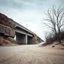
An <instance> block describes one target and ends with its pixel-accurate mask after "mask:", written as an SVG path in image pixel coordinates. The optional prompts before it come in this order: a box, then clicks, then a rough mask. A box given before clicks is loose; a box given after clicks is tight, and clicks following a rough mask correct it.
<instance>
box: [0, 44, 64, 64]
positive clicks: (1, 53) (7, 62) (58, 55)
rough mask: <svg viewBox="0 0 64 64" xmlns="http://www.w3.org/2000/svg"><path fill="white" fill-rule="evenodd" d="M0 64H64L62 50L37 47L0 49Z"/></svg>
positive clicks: (63, 52)
mask: <svg viewBox="0 0 64 64" xmlns="http://www.w3.org/2000/svg"><path fill="white" fill-rule="evenodd" d="M0 64H64V50H57V49H46V48H43V47H38V45H24V46H11V47H0Z"/></svg>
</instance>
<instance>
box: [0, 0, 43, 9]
mask: <svg viewBox="0 0 64 64" xmlns="http://www.w3.org/2000/svg"><path fill="white" fill-rule="evenodd" d="M43 1H44V0H0V6H7V7H11V8H18V9H19V8H21V9H23V8H39V7H40V5H42V2H43Z"/></svg>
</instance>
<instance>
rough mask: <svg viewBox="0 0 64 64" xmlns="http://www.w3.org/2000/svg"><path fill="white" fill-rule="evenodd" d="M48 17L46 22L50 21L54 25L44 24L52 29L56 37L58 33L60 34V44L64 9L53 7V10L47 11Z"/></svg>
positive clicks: (63, 23)
mask: <svg viewBox="0 0 64 64" xmlns="http://www.w3.org/2000/svg"><path fill="white" fill-rule="evenodd" d="M46 15H47V17H48V18H47V19H45V20H46V21H49V22H50V23H51V24H52V25H50V24H48V23H45V22H43V23H44V24H45V25H47V26H48V27H49V28H51V29H52V31H53V32H54V34H55V35H57V33H58V34H59V35H57V40H58V42H59V43H61V40H60V32H61V28H62V27H63V26H64V8H63V7H62V6H60V7H59V8H57V9H56V8H55V7H54V6H53V7H52V9H51V10H48V11H47V14H46Z"/></svg>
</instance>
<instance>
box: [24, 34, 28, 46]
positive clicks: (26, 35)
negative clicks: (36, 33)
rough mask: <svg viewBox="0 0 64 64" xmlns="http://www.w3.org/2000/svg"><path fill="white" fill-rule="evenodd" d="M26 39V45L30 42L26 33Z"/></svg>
mask: <svg viewBox="0 0 64 64" xmlns="http://www.w3.org/2000/svg"><path fill="white" fill-rule="evenodd" d="M25 38H26V40H25V42H26V45H27V44H28V36H27V35H26V37H25Z"/></svg>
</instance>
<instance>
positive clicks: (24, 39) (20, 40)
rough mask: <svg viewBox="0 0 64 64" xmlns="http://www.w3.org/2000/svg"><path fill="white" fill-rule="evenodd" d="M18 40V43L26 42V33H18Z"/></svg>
mask: <svg viewBox="0 0 64 64" xmlns="http://www.w3.org/2000/svg"><path fill="white" fill-rule="evenodd" d="M16 42H17V44H26V35H25V34H20V33H16Z"/></svg>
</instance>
